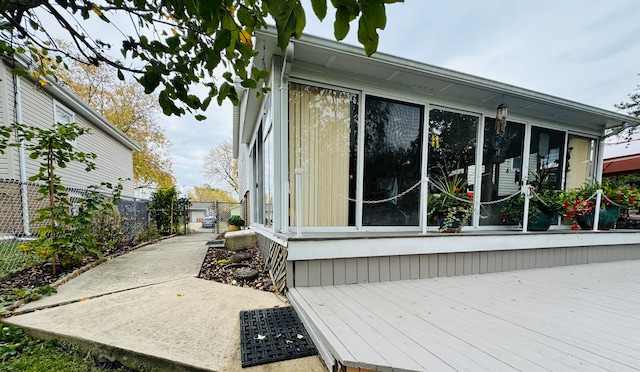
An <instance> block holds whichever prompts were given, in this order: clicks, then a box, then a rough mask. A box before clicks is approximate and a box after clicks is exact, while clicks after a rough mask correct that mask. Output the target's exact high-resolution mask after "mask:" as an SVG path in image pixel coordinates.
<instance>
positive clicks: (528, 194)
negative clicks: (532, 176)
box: [522, 184, 531, 232]
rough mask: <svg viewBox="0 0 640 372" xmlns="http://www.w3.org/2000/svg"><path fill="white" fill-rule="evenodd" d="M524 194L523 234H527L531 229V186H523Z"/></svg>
mask: <svg viewBox="0 0 640 372" xmlns="http://www.w3.org/2000/svg"><path fill="white" fill-rule="evenodd" d="M522 192H523V193H524V214H523V215H522V232H527V231H528V230H527V228H528V227H529V199H531V186H530V185H527V184H524V185H522Z"/></svg>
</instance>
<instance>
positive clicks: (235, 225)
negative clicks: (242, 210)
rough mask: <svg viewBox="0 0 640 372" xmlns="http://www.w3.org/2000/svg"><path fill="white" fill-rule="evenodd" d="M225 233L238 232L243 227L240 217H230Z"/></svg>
mask: <svg viewBox="0 0 640 372" xmlns="http://www.w3.org/2000/svg"><path fill="white" fill-rule="evenodd" d="M227 225H228V226H227V231H238V230H240V228H241V227H242V226H244V220H243V219H242V218H241V217H240V216H231V217H229V220H228V221H227Z"/></svg>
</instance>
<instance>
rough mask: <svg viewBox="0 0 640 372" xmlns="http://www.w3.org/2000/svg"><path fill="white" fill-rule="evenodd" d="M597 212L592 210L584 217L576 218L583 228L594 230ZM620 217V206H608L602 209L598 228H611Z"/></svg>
mask: <svg viewBox="0 0 640 372" xmlns="http://www.w3.org/2000/svg"><path fill="white" fill-rule="evenodd" d="M594 215H595V212H594V211H591V213H589V214H585V215H584V216H582V217H578V218H576V221H578V225H580V228H581V229H582V230H593V218H594ZM618 217H620V208H618V207H607V208H605V209H600V215H599V220H598V230H609V229H612V228H613V227H615V226H616V222H617V221H618Z"/></svg>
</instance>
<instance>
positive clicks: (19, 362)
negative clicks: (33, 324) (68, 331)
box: [0, 327, 132, 372]
mask: <svg viewBox="0 0 640 372" xmlns="http://www.w3.org/2000/svg"><path fill="white" fill-rule="evenodd" d="M0 356H1V358H0V371H3V372H14V371H15V372H18V371H19V372H42V371H56V372H89V371H91V372H94V371H105V370H106V369H101V368H100V367H99V366H98V365H97V364H96V363H95V360H94V359H93V357H92V356H91V355H89V354H87V353H84V352H82V351H81V350H79V349H78V348H76V347H74V346H72V345H70V344H67V343H63V342H59V341H55V340H52V341H40V340H34V339H32V338H30V337H28V336H26V335H25V334H24V332H23V331H22V329H20V328H14V327H11V328H8V327H3V328H2V335H1V336H0ZM109 371H121V372H125V371H132V370H131V369H128V368H125V367H120V368H118V369H109Z"/></svg>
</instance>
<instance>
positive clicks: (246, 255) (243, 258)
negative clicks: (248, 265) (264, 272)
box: [229, 252, 251, 263]
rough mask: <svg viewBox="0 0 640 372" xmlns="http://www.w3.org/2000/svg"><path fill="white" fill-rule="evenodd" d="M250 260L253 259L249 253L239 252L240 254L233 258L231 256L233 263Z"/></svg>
mask: <svg viewBox="0 0 640 372" xmlns="http://www.w3.org/2000/svg"><path fill="white" fill-rule="evenodd" d="M250 259H251V255H250V254H249V253H245V252H239V253H236V254H234V255H233V256H231V258H230V259H229V261H231V262H233V263H239V262H242V261H247V260H250Z"/></svg>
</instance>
